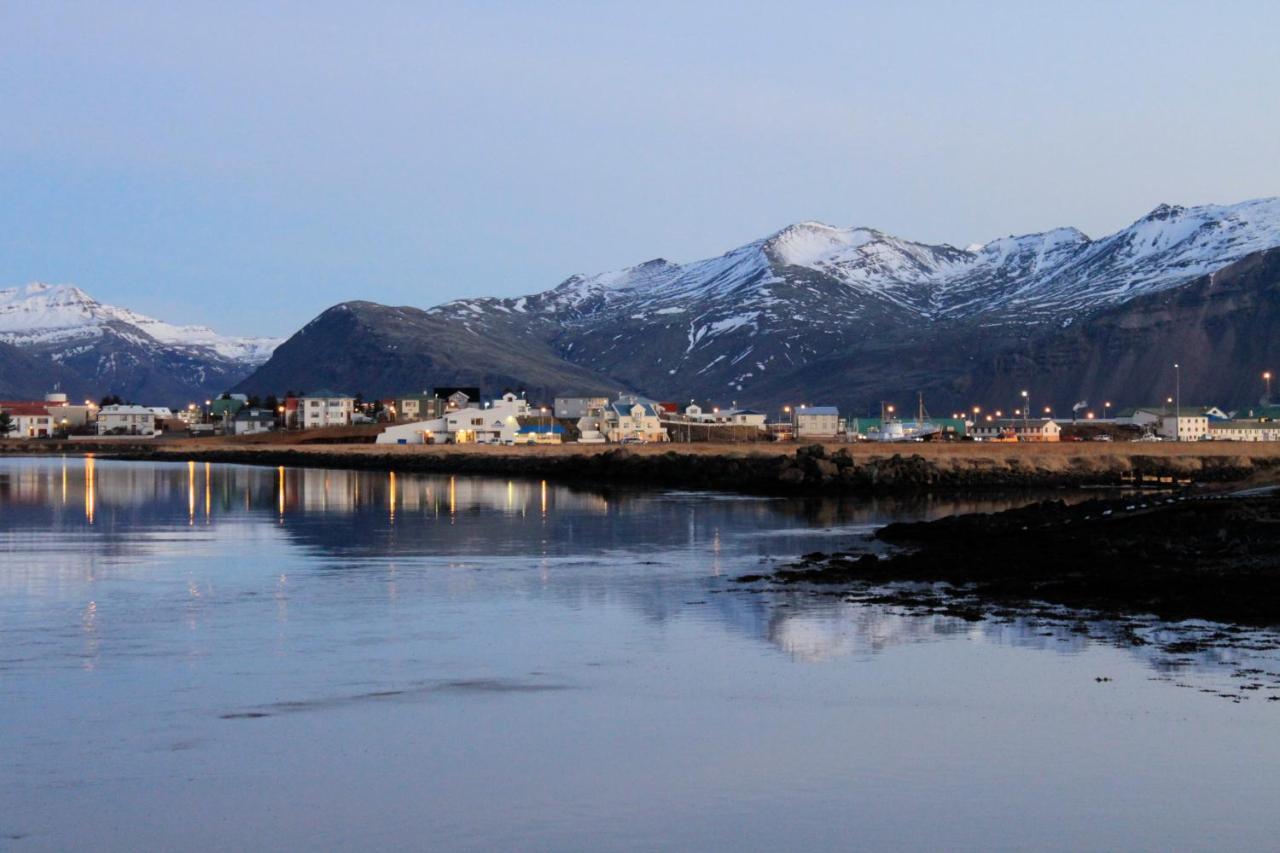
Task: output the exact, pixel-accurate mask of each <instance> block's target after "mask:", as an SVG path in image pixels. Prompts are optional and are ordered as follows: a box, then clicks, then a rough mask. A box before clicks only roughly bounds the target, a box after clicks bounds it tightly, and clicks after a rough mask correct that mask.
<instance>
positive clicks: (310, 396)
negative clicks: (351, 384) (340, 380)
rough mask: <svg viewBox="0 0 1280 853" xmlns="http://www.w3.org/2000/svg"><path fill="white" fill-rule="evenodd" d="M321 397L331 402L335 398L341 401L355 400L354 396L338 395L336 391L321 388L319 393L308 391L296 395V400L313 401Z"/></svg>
mask: <svg viewBox="0 0 1280 853" xmlns="http://www.w3.org/2000/svg"><path fill="white" fill-rule="evenodd" d="M321 397H323V398H325V399H328V400H332V399H335V398H337V399H342V400H354V399H355V398H356V395H355V394H340V393H338V392H337V391H330V390H329V389H328V388H321V389H320V390H319V391H308V392H306V393H305V394H299V395H298V399H300V400H314V399H318V398H321Z"/></svg>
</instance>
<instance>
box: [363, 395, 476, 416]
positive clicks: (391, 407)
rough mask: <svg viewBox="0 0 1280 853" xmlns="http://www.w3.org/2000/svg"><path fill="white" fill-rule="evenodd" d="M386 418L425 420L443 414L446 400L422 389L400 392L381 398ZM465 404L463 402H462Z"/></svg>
mask: <svg viewBox="0 0 1280 853" xmlns="http://www.w3.org/2000/svg"><path fill="white" fill-rule="evenodd" d="M382 402H383V407H384V408H385V409H386V411H387V418H388V419H389V420H392V421H397V422H413V421H426V420H432V419H434V418H439V417H443V416H444V412H445V406H446V400H445V399H444V398H443V397H437V396H436V395H435V394H428V393H427V392H426V391H423V392H422V393H421V394H402V395H400V396H398V397H392V398H391V399H389V400H383V401H382ZM464 405H465V404H464Z"/></svg>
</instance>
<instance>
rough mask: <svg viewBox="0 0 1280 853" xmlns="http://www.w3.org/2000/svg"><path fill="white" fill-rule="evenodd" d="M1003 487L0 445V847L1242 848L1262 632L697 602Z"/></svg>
mask: <svg viewBox="0 0 1280 853" xmlns="http://www.w3.org/2000/svg"><path fill="white" fill-rule="evenodd" d="M1030 497H1031V496H1015V497H977V498H972V499H967V500H944V499H936V498H934V499H929V498H922V499H915V500H891V499H877V500H798V499H794V500H793V499H770V498H734V497H732V496H725V495H707V494H700V493H689V492H667V493H658V492H641V491H632V490H617V489H613V490H610V489H598V490H591V489H582V488H567V487H564V486H560V485H556V484H549V483H546V482H543V481H537V480H528V481H526V480H494V479H478V478H466V477H461V478H459V477H427V476H419V475H410V474H403V473H401V474H396V473H391V472H383V473H377V472H360V473H355V472H346V471H325V470H300V469H286V468H279V469H270V468H248V467H240V466H222V465H212V466H211V465H209V464H207V463H204V464H200V465H197V464H196V463H189V464H174V465H156V464H142V463H124V462H115V461H112V460H109V459H98V460H94V459H76V458H70V459H65V460H62V459H37V460H14V459H5V460H0V555H2V556H3V568H0V690H3V693H2V694H0V696H2V698H0V754H2V755H4V756H5V759H4V761H5V764H6V765H7V769H6V772H5V773H3V774H0V839H5V838H10V839H11V840H12V843H13V844H15V845H16V844H21V845H23V847H24V848H28V849H60V848H61V849H65V848H68V847H84V846H90V845H93V846H97V847H103V848H106V849H121V850H125V849H144V848H174V847H183V848H187V849H190V848H196V849H199V848H206V847H207V848H215V847H216V848H226V847H249V848H263V847H299V846H304V845H306V846H320V847H325V848H330V847H358V848H364V847H371V846H380V847H392V848H406V849H420V848H422V847H424V846H425V847H434V848H439V849H468V848H470V849H492V848H494V847H519V848H522V849H581V848H591V849H609V848H615V849H616V848H644V849H652V848H655V847H660V848H671V847H680V848H698V849H702V848H724V847H732V848H734V849H779V848H789V849H795V848H815V849H822V848H827V849H833V848H839V849H846V848H848V847H850V846H855V847H860V848H891V849H901V848H902V847H921V846H930V847H948V848H951V847H961V848H977V847H989V846H997V847H999V846H1014V847H1016V846H1024V847H1035V848H1059V849H1068V848H1070V849H1079V848H1081V847H1084V848H1097V847H1121V846H1123V847H1148V848H1155V847H1169V846H1179V847H1197V846H1214V847H1224V846H1225V847H1241V846H1267V839H1268V838H1269V837H1270V833H1271V832H1272V831H1273V830H1274V829H1275V828H1276V822H1277V818H1276V816H1275V813H1274V808H1273V807H1274V803H1275V802H1276V801H1280V800H1278V799H1277V795H1278V794H1280V771H1277V769H1276V768H1277V767H1280V762H1277V761H1276V759H1277V758H1280V744H1277V743H1276V742H1275V740H1276V739H1275V738H1273V737H1272V736H1271V732H1272V730H1273V728H1274V722H1275V714H1276V712H1277V708H1278V706H1280V703H1272V702H1268V701H1267V699H1268V697H1269V695H1276V694H1275V693H1274V692H1271V691H1272V688H1271V687H1270V686H1264V687H1262V688H1259V689H1258V690H1256V691H1255V692H1254V693H1253V694H1251V695H1248V696H1247V699H1248V701H1241V702H1239V703H1238V704H1236V703H1233V702H1227V701H1223V700H1222V699H1219V698H1218V697H1217V696H1212V695H1209V693H1201V692H1200V690H1205V691H1211V692H1213V693H1220V692H1234V693H1236V694H1237V695H1240V696H1243V695H1245V694H1244V692H1243V691H1241V690H1238V689H1237V688H1238V687H1239V682H1238V681H1237V682H1236V683H1234V684H1230V683H1228V682H1229V681H1230V679H1229V678H1228V677H1227V676H1226V675H1225V674H1224V673H1229V672H1230V671H1233V670H1241V671H1243V670H1262V671H1271V670H1275V671H1277V672H1280V662H1277V660H1276V655H1275V653H1274V652H1273V651H1271V650H1269V649H1267V648H1264V647H1259V648H1249V647H1248V643H1235V642H1233V643H1216V644H1210V645H1209V646H1208V647H1207V648H1198V649H1196V650H1193V651H1187V652H1184V653H1180V654H1179V655H1177V656H1170V655H1169V654H1166V653H1164V652H1162V651H1161V650H1160V649H1159V648H1158V646H1157V644H1155V643H1153V644H1152V645H1150V646H1131V645H1124V644H1123V643H1122V642H1121V639H1122V638H1123V637H1125V636H1127V635H1126V631H1128V630H1129V629H1130V628H1131V627H1132V626H1131V625H1130V626H1125V625H1115V626H1109V625H1107V624H1105V623H1098V624H1094V625H1093V627H1092V630H1091V631H1090V633H1089V634H1088V635H1086V634H1085V633H1082V632H1081V631H1080V630H1078V626H1077V624H1076V621H1077V620H1074V619H1071V618H1063V619H1052V618H1045V617H1035V618H1032V617H1022V616H1012V617H1006V618H1000V619H989V620H985V621H979V622H966V621H963V620H961V619H957V618H953V617H951V616H946V615H941V614H921V615H909V614H904V613H902V612H896V611H893V610H891V609H887V608H884V607H879V606H869V605H864V604H858V603H855V602H849V601H845V600H843V599H842V598H841V597H840V596H823V595H817V596H815V595H812V594H807V593H802V592H799V591H794V590H788V591H786V592H769V591H765V592H761V591H751V590H746V589H743V588H741V587H739V586H738V585H736V584H734V583H733V581H732V578H733V577H735V576H736V575H739V574H742V573H745V572H753V571H759V570H760V569H762V568H770V567H772V566H774V565H775V564H776V563H777V562H778V561H780V560H782V559H785V558H788V557H790V556H793V555H795V554H799V553H803V552H806V551H810V550H818V549H831V548H835V547H840V546H842V545H844V544H847V543H849V542H854V541H856V540H857V538H858V537H859V536H861V535H862V534H864V533H865V532H867V531H868V530H870V529H872V528H874V526H875V525H877V524H880V523H884V522H885V521H887V520H891V519H899V518H926V517H936V516H939V515H942V514H946V513H950V512H957V511H960V512H969V511H991V510H996V509H999V508H1002V507H1004V506H1008V505H1012V504H1014V503H1018V502H1022V501H1025V500H1028V499H1030ZM1140 627H1141V630H1142V631H1143V632H1145V635H1146V636H1149V637H1151V638H1152V639H1153V640H1154V639H1158V635H1159V634H1160V632H1162V631H1166V630H1170V629H1169V628H1167V627H1166V626H1160V625H1158V624H1155V623H1151V624H1149V625H1143V626H1140ZM1204 630H1205V631H1206V632H1211V631H1213V630H1214V629H1213V628H1212V626H1207V627H1205V629H1204ZM1113 635H1114V637H1115V638H1116V642H1115V643H1113V642H1110V638H1111V637H1112V636H1113ZM1099 638H1101V641H1100V640H1099ZM1098 677H1107V678H1110V679H1112V680H1111V681H1106V682H1099V681H1097V680H1096V679H1097V678H1098ZM1175 683H1188V684H1190V685H1191V686H1192V687H1193V688H1196V689H1177V688H1176V687H1175V686H1173V685H1174V684H1175ZM1173 744H1176V748H1175V747H1173V746H1171V745H1173ZM1240 779H1248V780H1249V781H1248V784H1247V785H1245V784H1240V783H1239V781H1238V780H1240ZM13 836H22V837H21V838H16V839H15V838H12V837H13ZM4 843H5V842H4V841H3V840H0V846H4ZM15 849H23V848H15Z"/></svg>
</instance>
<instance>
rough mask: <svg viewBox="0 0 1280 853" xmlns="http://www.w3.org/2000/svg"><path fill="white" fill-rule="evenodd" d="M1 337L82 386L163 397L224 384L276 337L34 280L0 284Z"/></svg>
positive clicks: (263, 354)
mask: <svg viewBox="0 0 1280 853" xmlns="http://www.w3.org/2000/svg"><path fill="white" fill-rule="evenodd" d="M0 342H4V343H8V344H11V345H13V346H15V347H18V348H19V349H22V350H24V351H26V352H27V353H29V354H32V355H36V356H39V357H44V358H47V359H49V360H50V361H52V362H54V363H55V364H56V365H60V366H62V367H64V368H68V369H70V370H71V371H72V372H73V373H74V374H75V375H77V376H79V377H80V378H81V379H82V380H83V384H84V386H85V389H86V393H95V394H96V393H103V394H105V393H116V394H122V395H124V396H129V397H137V398H139V399H142V398H155V397H159V399H161V400H163V401H165V402H168V401H170V400H171V399H173V400H176V399H183V398H187V397H191V396H199V395H204V394H208V393H215V392H218V391H222V390H225V388H226V387H227V386H229V385H230V384H234V382H236V381H238V380H239V379H240V378H243V377H244V376H245V375H247V374H248V373H249V372H251V371H252V370H253V368H255V367H256V366H258V365H260V364H262V363H263V362H265V361H266V360H267V359H268V358H270V356H271V353H272V351H273V350H274V349H275V347H276V346H277V345H278V344H279V342H280V341H279V340H278V339H269V338H252V337H228V336H226V335H220V334H218V333H217V332H215V331H213V330H212V329H210V328H208V327H206V326H179V325H174V324H172V323H166V322H164V321H162V320H157V319H155V318H153V317H148V316H146V315H143V314H139V313H137V312H136V311H132V310H130V309H128V308H121V307H118V306H114V305H105V304H103V303H101V302H98V301H97V300H96V299H94V298H93V297H92V296H90V295H89V294H88V293H85V292H84V291H83V290H81V289H80V288H78V287H75V286H73V285H67V284H44V283H40V282H35V283H32V284H27V285H24V286H22V287H11V288H7V289H2V290H0Z"/></svg>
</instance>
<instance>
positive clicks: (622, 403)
mask: <svg viewBox="0 0 1280 853" xmlns="http://www.w3.org/2000/svg"><path fill="white" fill-rule="evenodd" d="M599 431H600V432H602V433H604V437H605V438H606V439H608V440H609V441H612V442H622V441H670V440H671V437H670V436H669V435H668V434H667V430H666V428H665V427H664V426H663V425H662V419H661V417H660V412H659V410H658V406H657V404H656V403H650V402H643V401H641V400H640V399H638V398H636V397H622V398H620V399H618V400H617V401H615V402H613V403H610V404H609V405H608V406H606V407H605V409H604V412H603V414H602V417H601V419H600V430H599Z"/></svg>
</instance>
